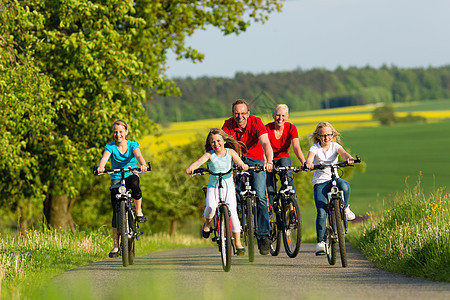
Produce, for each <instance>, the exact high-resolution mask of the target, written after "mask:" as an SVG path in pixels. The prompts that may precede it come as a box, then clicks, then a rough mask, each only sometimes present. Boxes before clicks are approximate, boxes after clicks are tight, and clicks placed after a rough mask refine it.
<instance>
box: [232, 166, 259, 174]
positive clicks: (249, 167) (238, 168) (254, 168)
mask: <svg viewBox="0 0 450 300" xmlns="http://www.w3.org/2000/svg"><path fill="white" fill-rule="evenodd" d="M234 170H236V171H238V172H239V173H243V172H248V171H253V172H256V173H258V172H262V171H264V166H262V165H254V166H248V171H244V170H243V169H242V168H241V167H237V166H236V167H234Z"/></svg>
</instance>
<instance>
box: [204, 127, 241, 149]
mask: <svg viewBox="0 0 450 300" xmlns="http://www.w3.org/2000/svg"><path fill="white" fill-rule="evenodd" d="M215 134H218V135H220V136H221V137H222V138H223V140H224V142H225V146H224V147H225V148H231V149H233V150H234V151H236V153H237V154H238V155H239V156H241V154H242V151H243V149H242V148H241V147H243V148H245V145H243V144H241V143H239V142H238V141H236V140H235V139H234V138H233V137H232V136H231V135H228V134H226V133H225V131H223V130H222V129H220V128H211V130H210V131H209V133H208V136H207V137H206V143H205V150H206V151H207V152H208V151H211V150H212V147H211V138H212V136H213V135H215ZM241 145H242V146H241Z"/></svg>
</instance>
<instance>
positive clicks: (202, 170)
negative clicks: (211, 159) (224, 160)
mask: <svg viewBox="0 0 450 300" xmlns="http://www.w3.org/2000/svg"><path fill="white" fill-rule="evenodd" d="M233 170H234V168H231V169H229V170H228V171H226V172H225V173H214V172H212V171H211V170H209V169H206V168H198V169H195V170H194V173H193V174H192V176H195V175H205V174H210V175H214V176H225V175H228V174H230V173H231V172H232V171H233Z"/></svg>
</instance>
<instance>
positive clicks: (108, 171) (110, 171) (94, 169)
mask: <svg viewBox="0 0 450 300" xmlns="http://www.w3.org/2000/svg"><path fill="white" fill-rule="evenodd" d="M147 164H148V168H147V172H148V171H151V170H152V165H151V164H150V162H148V163H147ZM122 171H124V172H131V173H133V174H138V173H144V172H142V171H141V168H131V167H128V168H120V169H105V171H104V172H103V173H98V172H97V166H95V165H94V166H93V167H92V173H93V174H94V175H111V174H115V173H120V172H122Z"/></svg>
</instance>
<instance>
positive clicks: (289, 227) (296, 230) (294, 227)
mask: <svg viewBox="0 0 450 300" xmlns="http://www.w3.org/2000/svg"><path fill="white" fill-rule="evenodd" d="M285 202H286V203H285V204H282V206H283V207H282V211H281V216H282V220H283V224H284V226H283V228H282V232H283V242H284V249H285V250H286V254H287V255H288V256H289V257H290V258H294V257H296V256H297V254H298V251H299V250H300V244H301V242H302V217H301V214H300V208H299V207H298V203H297V200H296V199H295V197H289V198H288V199H287V201H285ZM290 204H292V210H291V208H290V206H291V205H290Z"/></svg>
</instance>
